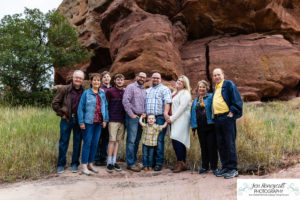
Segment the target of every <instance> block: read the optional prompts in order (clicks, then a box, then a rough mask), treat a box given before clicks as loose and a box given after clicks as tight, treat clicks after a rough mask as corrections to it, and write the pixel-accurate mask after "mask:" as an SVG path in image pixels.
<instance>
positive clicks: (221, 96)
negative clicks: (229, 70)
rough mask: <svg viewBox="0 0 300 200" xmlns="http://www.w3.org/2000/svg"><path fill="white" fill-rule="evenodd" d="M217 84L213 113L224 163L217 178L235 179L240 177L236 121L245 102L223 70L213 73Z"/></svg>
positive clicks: (218, 69)
mask: <svg viewBox="0 0 300 200" xmlns="http://www.w3.org/2000/svg"><path fill="white" fill-rule="evenodd" d="M213 80H214V82H215V84H216V86H215V88H214V92H213V104H212V111H213V117H214V121H215V131H216V137H217V146H218V150H219V154H220V160H221V163H222V169H221V170H220V171H218V172H217V173H216V176H217V177H224V178H227V179H228V178H234V177H237V176H238V171H237V154H236V146H235V140H236V119H238V118H240V117H241V116H242V113H243V101H242V98H241V95H240V93H239V91H238V89H237V87H236V85H235V84H234V83H233V82H232V81H229V80H224V73H223V70H222V69H220V68H216V69H214V71H213Z"/></svg>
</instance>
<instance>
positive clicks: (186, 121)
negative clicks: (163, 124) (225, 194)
mask: <svg viewBox="0 0 300 200" xmlns="http://www.w3.org/2000/svg"><path fill="white" fill-rule="evenodd" d="M172 98H173V99H172V115H171V116H170V117H169V118H168V120H167V121H168V122H169V123H171V136H170V137H171V139H172V144H173V148H174V151H175V154H176V157H177V165H176V167H175V169H174V170H173V172H174V173H178V172H181V171H183V170H185V169H186V164H185V162H186V148H190V102H191V93H190V81H189V79H188V78H187V77H186V76H184V75H182V76H180V77H179V78H178V80H177V81H176V89H175V91H174V92H173V95H172Z"/></svg>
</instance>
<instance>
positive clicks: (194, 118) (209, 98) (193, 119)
mask: <svg viewBox="0 0 300 200" xmlns="http://www.w3.org/2000/svg"><path fill="white" fill-rule="evenodd" d="M198 99H199V97H197V98H196V99H195V100H194V101H193V104H192V107H191V127H192V128H197V127H198V124H197V116H196V105H197V103H198ZM204 104H205V111H206V118H207V123H208V124H213V123H214V121H213V120H212V113H211V106H212V93H207V94H206V97H205V98H204Z"/></svg>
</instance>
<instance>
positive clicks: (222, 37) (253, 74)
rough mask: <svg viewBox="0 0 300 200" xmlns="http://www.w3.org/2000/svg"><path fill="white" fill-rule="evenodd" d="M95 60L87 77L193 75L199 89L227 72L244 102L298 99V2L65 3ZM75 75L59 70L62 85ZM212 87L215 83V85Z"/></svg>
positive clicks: (64, 8) (111, 0)
mask: <svg viewBox="0 0 300 200" xmlns="http://www.w3.org/2000/svg"><path fill="white" fill-rule="evenodd" d="M58 9H59V11H60V12H61V13H63V14H64V15H65V16H67V18H68V20H69V21H70V22H71V23H72V24H73V25H74V26H75V27H77V28H78V30H79V34H80V41H81V42H82V44H83V45H84V46H86V47H87V48H88V49H89V50H91V51H93V52H94V57H92V58H91V60H90V61H89V62H88V63H85V64H83V65H78V66H76V68H80V69H82V70H83V71H85V72H86V73H87V74H89V73H92V72H102V71H104V70H109V71H110V72H111V73H112V74H116V73H123V74H124V75H125V76H126V78H127V79H133V78H134V74H135V73H136V72H138V71H140V70H144V71H146V72H147V73H148V74H149V75H151V73H153V72H155V71H159V72H160V73H161V74H162V77H163V79H164V80H165V81H169V82H170V83H172V80H176V78H177V77H178V76H179V75H181V74H185V75H187V76H188V77H189V78H190V80H191V85H192V87H193V88H195V87H196V85H197V82H198V81H199V80H201V79H205V80H208V81H209V82H211V83H212V81H211V74H212V70H213V69H214V68H217V67H221V68H222V69H224V71H225V78H226V79H230V80H233V81H234V82H235V83H236V85H237V86H238V88H239V90H240V92H241V94H242V96H243V98H244V100H248V101H253V100H268V99H273V98H276V99H290V98H292V97H295V96H300V45H299V44H300V1H299V0H265V1H261V0H249V1H244V0H231V1H228V0H151V1H150V0H64V1H63V2H62V4H61V5H60V7H59V8H58ZM71 74H72V70H70V69H56V70H55V82H56V84H64V83H66V82H68V81H70V79H71ZM212 84H213V83H212Z"/></svg>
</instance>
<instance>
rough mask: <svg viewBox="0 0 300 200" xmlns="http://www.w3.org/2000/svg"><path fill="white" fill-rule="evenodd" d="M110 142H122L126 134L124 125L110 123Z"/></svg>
mask: <svg viewBox="0 0 300 200" xmlns="http://www.w3.org/2000/svg"><path fill="white" fill-rule="evenodd" d="M108 132H109V141H110V142H115V141H120V140H121V139H122V138H123V136H124V132H125V126H124V123H121V122H109V123H108Z"/></svg>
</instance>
